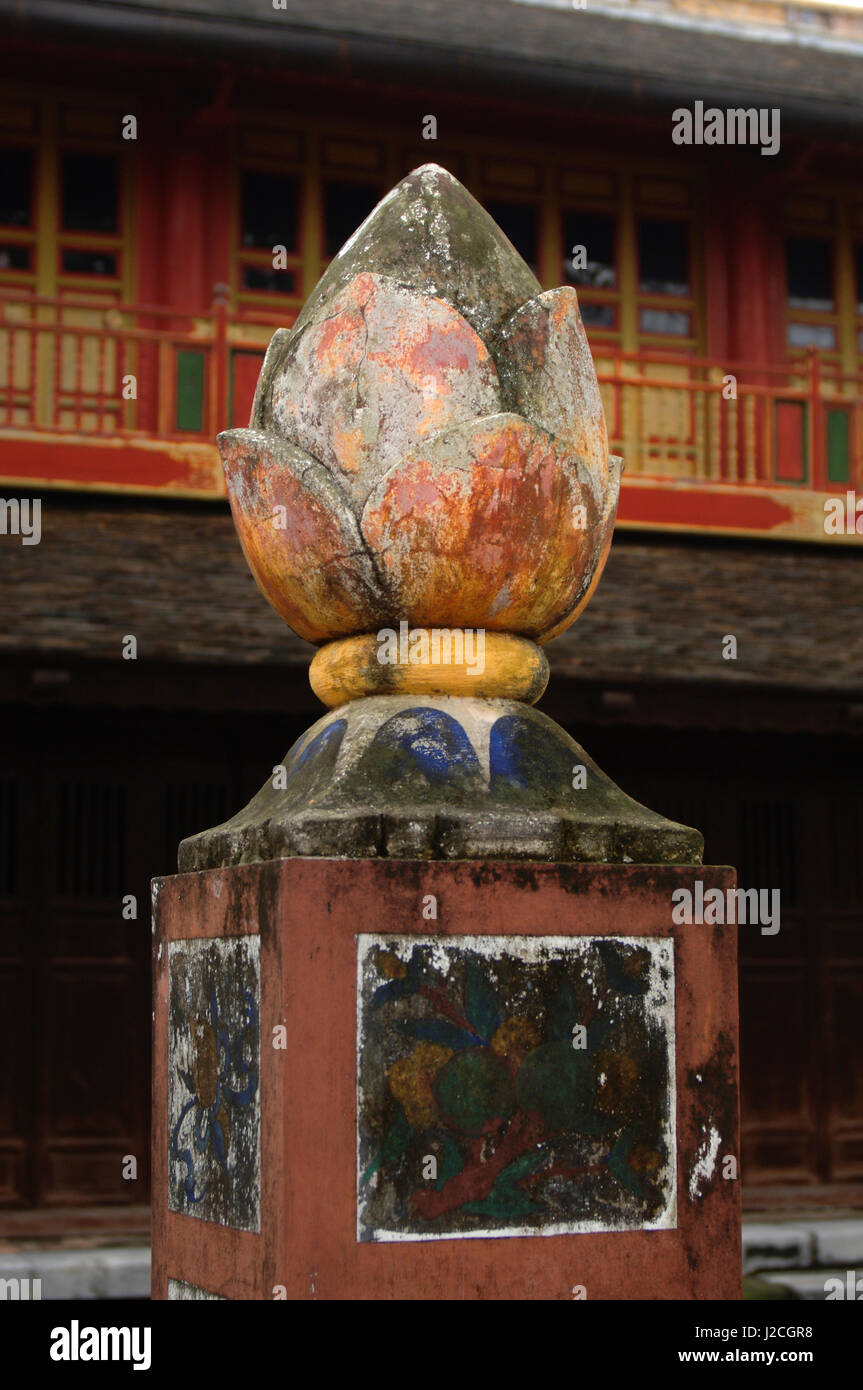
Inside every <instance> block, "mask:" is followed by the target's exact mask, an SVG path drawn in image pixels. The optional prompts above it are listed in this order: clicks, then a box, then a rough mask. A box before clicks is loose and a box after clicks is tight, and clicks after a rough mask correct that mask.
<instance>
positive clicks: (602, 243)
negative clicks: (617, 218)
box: [563, 212, 617, 290]
mask: <svg viewBox="0 0 863 1390" xmlns="http://www.w3.org/2000/svg"><path fill="white" fill-rule="evenodd" d="M563 244H564V255H563V273H564V276H565V277H566V279H567V280H568V282H569V283H570V284H571V285H587V286H590V287H591V288H593V289H600V290H613V289H614V288H615V286H616V284H617V268H616V262H617V257H616V255H615V234H614V218H613V217H612V216H611V215H610V213H604V212H566V213H564V216H563ZM579 253H581V254H579Z"/></svg>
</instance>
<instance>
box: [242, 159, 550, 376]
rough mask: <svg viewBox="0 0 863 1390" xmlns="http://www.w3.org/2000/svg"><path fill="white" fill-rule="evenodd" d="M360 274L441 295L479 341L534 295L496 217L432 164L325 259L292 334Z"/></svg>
mask: <svg viewBox="0 0 863 1390" xmlns="http://www.w3.org/2000/svg"><path fill="white" fill-rule="evenodd" d="M365 271H372V272H374V273H376V274H378V275H388V276H391V277H392V278H393V279H396V280H398V281H399V282H400V283H401V284H403V285H409V286H410V287H411V288H412V289H414V290H419V291H420V292H421V293H423V294H430V295H436V296H437V297H438V298H439V299H444V300H446V302H447V303H448V304H451V305H452V306H453V308H455V309H458V311H459V313H460V314H463V315H464V317H465V318H466V319H467V321H468V323H470V324H471V325H472V327H473V328H474V329H475V330H476V332H477V333H478V334H479V335H480V337H481V338H483V339H485V338H486V337H487V335H488V334H489V333H490V332H492V331H493V330H494V329H496V328H497V327H498V326H499V325H500V324H501V323H502V322H503V320H504V319H505V318H507V317H508V316H509V314H511V313H512V311H513V309H515V308H517V307H518V305H519V304H523V303H524V301H525V300H526V299H530V298H531V297H532V296H533V295H536V294H539V293H540V284H539V281H538V280H537V279H536V277H535V276H534V274H533V273H532V271H531V270H530V269H529V268H528V266H527V265H526V264H525V262H524V261H523V260H522V258H521V256H520V255H519V254H518V252H517V251H516V250H515V248H514V247H513V246H512V244H511V243H510V242H509V241H508V240H507V238H506V237H505V236H504V234H503V232H502V231H501V230H500V228H499V227H498V225H497V223H496V222H495V221H494V219H493V218H492V217H491V216H490V215H489V214H488V213H487V212H486V210H485V208H483V207H482V206H481V205H480V204H479V203H478V202H477V201H476V199H475V198H474V197H473V196H472V195H471V194H470V193H469V192H468V191H467V189H466V188H465V187H464V186H463V185H462V184H461V183H459V181H458V179H456V178H454V177H453V175H452V174H450V173H449V172H448V171H447V170H446V169H442V168H441V167H440V165H437V164H424V165H423V166H422V167H421V168H419V169H414V170H413V172H412V173H410V174H408V175H407V177H406V178H404V179H402V181H401V183H398V184H396V186H395V188H393V189H391V190H390V192H389V193H388V194H387V195H386V197H385V198H383V199H382V200H381V202H380V203H379V204H378V206H377V207H376V208H375V209H374V211H373V212H372V213H371V214H370V216H369V217H367V218H366V220H365V222H364V223H363V224H362V226H361V227H358V228H357V230H356V231H355V232H354V234H353V236H352V237H350V238H349V239H348V241H346V242H345V244H344V246H343V247H342V249H341V251H340V252H339V254H338V255H337V256H336V257H335V259H334V260H333V261H332V262H331V263H330V265H329V266H328V268H327V270H326V272H325V274H324V275H323V277H322V278H321V280H320V281H319V283H318V285H317V287H316V288H315V290H314V291H313V292H312V294H311V296H310V297H309V299H308V301H307V303H306V304H305V306H304V308H303V309H302V311H301V313H300V315H299V318H298V319H297V321H296V324H295V325H294V329H293V332H294V333H298V332H300V331H301V330H302V329H303V328H304V327H305V326H306V324H308V323H315V322H320V321H321V319H322V318H324V317H325V316H326V314H328V313H329V305H330V302H331V300H332V299H333V298H334V297H335V296H336V295H337V294H338V293H339V291H340V290H341V289H342V288H343V286H345V285H347V284H349V283H350V281H351V280H353V279H354V277H355V276H357V275H360V274H362V273H363V272H365ZM263 394H264V396H266V394H267V389H266V387H265V388H264V392H263Z"/></svg>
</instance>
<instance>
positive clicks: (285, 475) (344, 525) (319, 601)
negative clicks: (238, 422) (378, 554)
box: [219, 430, 387, 642]
mask: <svg viewBox="0 0 863 1390" xmlns="http://www.w3.org/2000/svg"><path fill="white" fill-rule="evenodd" d="M219 448H220V450H221V453H222V462H223V464H224V468H225V478H226V481H227V485H228V496H229V497H230V500H231V510H232V512H233V514H234V522H235V524H236V527H237V534H238V535H239V537H240V543H241V545H242V547H243V553H244V554H245V556H246V559H247V561H248V563H249V568H250V569H251V571H252V574H253V575H254V576H255V579H256V580H257V582H258V585H259V587H260V589H261V592H262V593H263V594H264V596H265V598H267V599H268V600H269V602H270V603H271V604H272V605H273V607H274V608H275V610H276V612H277V613H278V614H279V615H280V617H282V618H284V620H285V622H286V623H288V624H290V626H291V627H292V628H293V629H294V631H295V632H297V633H299V635H300V636H301V637H305V638H306V640H307V641H309V642H322V641H326V640H327V639H328V638H331V637H337V636H341V635H343V634H347V633H351V632H363V631H367V630H368V629H369V628H370V627H372V626H373V625H374V624H375V623H377V622H380V621H383V620H384V619H385V617H386V612H387V610H386V608H385V606H384V601H383V590H382V585H381V583H380V580H379V578H378V574H377V571H376V567H375V564H374V561H373V559H372V558H371V556H370V555H369V554H368V552H367V550H366V548H365V545H364V543H363V538H362V536H361V534H360V530H359V526H358V525H357V521H356V518H355V516H354V513H353V510H352V508H351V506H350V505H349V503H348V500H347V498H346V497H345V495H344V493H343V492H342V490H341V488H340V487H339V485H338V483H337V482H336V481H335V479H334V478H333V477H332V475H331V474H330V473H329V472H328V471H327V469H326V468H325V467H324V466H323V464H321V463H318V462H317V461H316V460H315V459H313V458H310V456H309V455H308V454H306V453H305V452H304V451H303V450H302V449H300V448H298V446H297V445H295V444H291V443H289V442H288V441H287V440H284V439H280V438H279V437H278V436H277V435H274V434H267V435H264V434H260V433H258V432H257V431H255V430H228V431H226V432H225V433H224V434H221V435H219Z"/></svg>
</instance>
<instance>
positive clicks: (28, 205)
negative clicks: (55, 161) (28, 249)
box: [0, 148, 33, 227]
mask: <svg viewBox="0 0 863 1390" xmlns="http://www.w3.org/2000/svg"><path fill="white" fill-rule="evenodd" d="M32 200H33V155H32V152H31V151H30V150H15V149H9V148H6V149H0V223H2V224H3V225H4V226H6V227H29V226H30V223H31V220H32Z"/></svg>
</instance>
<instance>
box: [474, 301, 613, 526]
mask: <svg viewBox="0 0 863 1390" xmlns="http://www.w3.org/2000/svg"><path fill="white" fill-rule="evenodd" d="M493 352H494V357H495V360H496V362H497V367H498V372H499V374H500V381H501V389H502V391H503V398H504V404H505V406H506V408H507V409H508V410H513V411H516V412H517V413H518V414H519V415H523V416H524V417H525V419H526V420H530V421H531V423H533V424H537V425H541V426H542V428H543V429H546V430H548V432H549V434H553V435H554V436H555V438H556V439H558V440H560V442H561V443H562V444H564V445H565V446H566V447H567V448H568V449H569V451H570V452H571V453H573V454H575V455H576V457H577V458H578V459H579V461H580V463H581V465H582V470H581V473H580V476H581V477H582V481H584V482H586V483H587V484H588V485H589V486H590V487H591V488H592V490H593V494H594V499H595V501H596V503H597V505H598V506H600V507H602V506H603V504H604V496H605V490H606V487H607V485H608V435H607V432H606V428H605V414H604V411H603V408H602V397H601V396H600V392H599V383H598V381H597V379H596V369H595V367H594V365H593V357H592V356H591V352H590V347H589V345H588V341H587V335H586V334H585V331H584V325H583V324H582V321H581V312H580V310H579V307H578V295H577V294H576V292H575V290H574V289H572V287H571V286H563V288H561V289H557V290H546V292H545V293H544V294H540V295H537V296H536V298H534V299H529V300H528V301H527V303H525V304H522V306H521V308H519V309H516V311H515V313H514V314H511V315H510V317H509V318H508V319H507V321H506V323H505V324H504V325H503V328H502V329H501V331H500V333H499V335H498V338H497V340H496V342H495V344H494V345H493Z"/></svg>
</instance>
